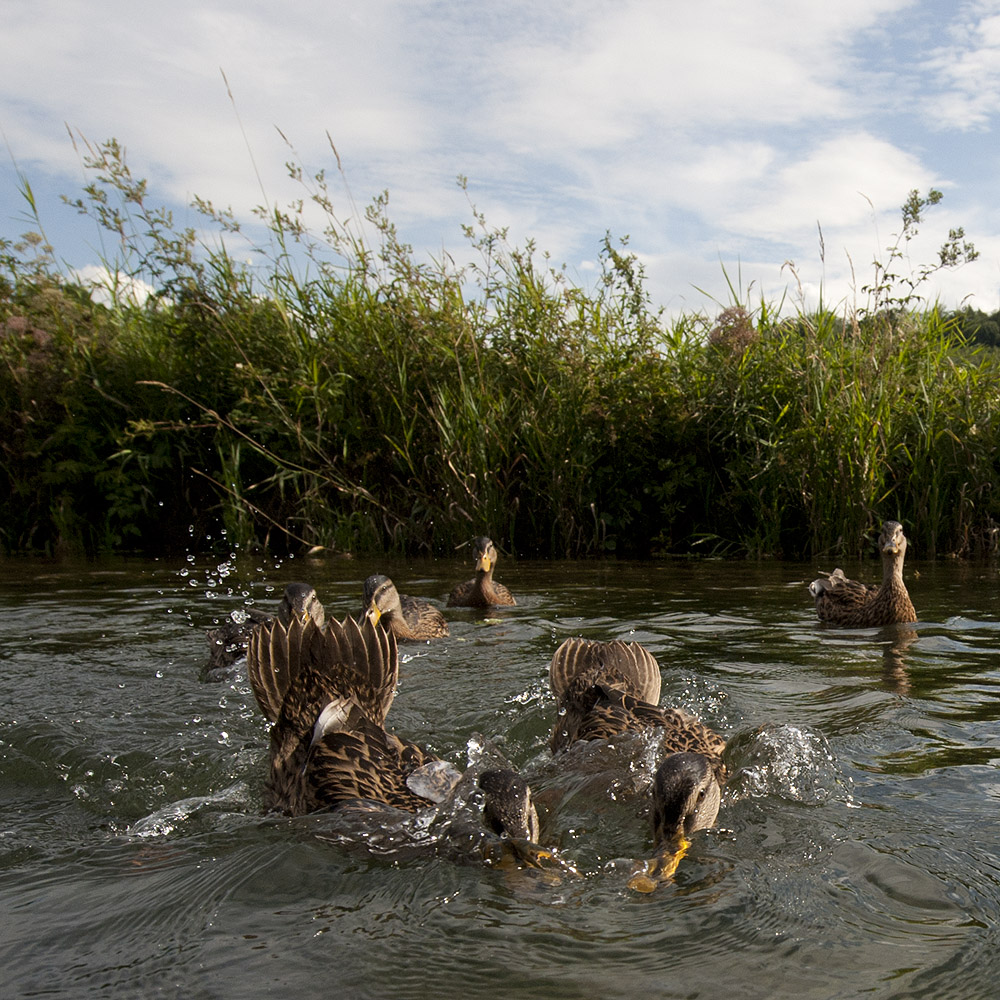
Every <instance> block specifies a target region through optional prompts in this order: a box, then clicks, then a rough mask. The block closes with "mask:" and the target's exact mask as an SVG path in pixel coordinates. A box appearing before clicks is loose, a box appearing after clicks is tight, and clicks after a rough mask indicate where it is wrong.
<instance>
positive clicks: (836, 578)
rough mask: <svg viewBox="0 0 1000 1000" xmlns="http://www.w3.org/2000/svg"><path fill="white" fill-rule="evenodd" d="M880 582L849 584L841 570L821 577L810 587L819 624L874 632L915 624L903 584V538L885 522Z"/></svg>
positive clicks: (895, 524) (898, 529)
mask: <svg viewBox="0 0 1000 1000" xmlns="http://www.w3.org/2000/svg"><path fill="white" fill-rule="evenodd" d="M878 548H879V552H880V553H881V554H882V582H881V583H879V584H874V585H869V584H864V583H860V582H858V581H857V580H850V579H848V578H847V577H846V576H845V575H844V571H843V570H842V569H839V568H838V569H835V570H834V571H833V572H832V573H824V574H823V576H821V577H820V578H819V579H817V580H813V582H812V583H810V584H809V593H810V594H812V596H813V599H814V600H815V602H816V614H817V615H819V619H820V621H823V622H828V623H829V624H831V625H845V626H847V627H849V628H875V627H878V626H882V625H895V624H906V623H912V622H915V621H916V620H917V613H916V611H915V610H914V609H913V602H912V601H911V600H910V594H909V591H907V589H906V584H905V583H904V582H903V560H904V559H905V557H906V535H905V534H903V526H902V525H901V524H900V523H899V521H886V522H885V523H884V524H883V525H882V532H881V534H880V535H879V538H878Z"/></svg>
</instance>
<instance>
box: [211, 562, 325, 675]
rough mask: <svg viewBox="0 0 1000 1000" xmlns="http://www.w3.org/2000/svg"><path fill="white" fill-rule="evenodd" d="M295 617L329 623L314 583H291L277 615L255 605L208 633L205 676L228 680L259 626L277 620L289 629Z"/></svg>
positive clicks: (234, 615) (232, 616)
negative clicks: (229, 671)
mask: <svg viewBox="0 0 1000 1000" xmlns="http://www.w3.org/2000/svg"><path fill="white" fill-rule="evenodd" d="M294 615H301V616H303V617H305V618H312V619H313V620H314V621H315V622H316V623H317V624H318V625H320V626H322V625H323V623H324V621H325V620H326V612H325V610H324V608H323V605H322V604H321V603H320V599H319V597H317V596H316V588H315V587H313V586H312V585H311V584H308V583H297V582H296V583H290V584H288V586H287V587H285V592H284V594H283V595H282V597H281V602H280V603H279V605H278V610H277V612H276V613H275V615H271V614H269V613H268V612H266V611H263V610H261V609H260V608H257V607H253V606H251V607H248V608H244V609H241V610H240V611H238V612H235V613H233V614H232V615H230V617H229V619H228V620H227V621H223V622H220V624H219V625H217V626H216V627H215V628H213V629H209V630H208V663H207V664H205V666H204V668H203V669H202V676H203V677H205V678H206V679H209V680H211V679H215V678H221V677H224V676H225V674H226V672H227V671H228V670H229V669H230V668H231V667H232V666H233V664H234V663H236V661H237V660H240V659H242V658H243V657H244V656H246V652H247V644H248V643H249V642H250V636H251V635H252V634H253V630H254V629H255V628H256V627H257V626H258V625H269V624H270V623H271V622H272V621H274V619H275V617H277V619H278V621H280V622H282V623H283V624H284V625H286V626H287V625H288V624H289V622H291V620H292V617H293V616H294Z"/></svg>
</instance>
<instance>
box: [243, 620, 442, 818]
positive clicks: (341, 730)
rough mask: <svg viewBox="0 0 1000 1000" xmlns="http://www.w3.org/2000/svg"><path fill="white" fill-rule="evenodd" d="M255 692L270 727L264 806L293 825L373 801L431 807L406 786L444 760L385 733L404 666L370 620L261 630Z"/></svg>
mask: <svg viewBox="0 0 1000 1000" xmlns="http://www.w3.org/2000/svg"><path fill="white" fill-rule="evenodd" d="M247 667H248V674H249V677H250V684H251V687H252V688H253V691H254V694H255V696H256V698H257V702H258V704H259V705H260V706H261V708H262V710H263V711H264V714H265V715H266V716H267V717H268V718H269V719H270V720H271V721H272V723H273V724H272V726H271V768H270V776H269V778H268V782H267V789H266V793H265V805H266V806H267V808H269V809H275V810H279V811H281V812H285V813H288V814H290V815H293V816H297V815H301V814H303V813H308V812H313V811H315V810H317V809H324V808H331V807H333V806H335V805H337V804H338V803H340V802H343V801H346V800H348V799H358V798H360V799H370V800H373V801H376V802H384V803H386V804H388V805H392V806H396V807H398V808H400V809H406V810H408V811H411V812H415V811H416V810H417V809H419V808H421V807H423V806H429V805H431V802H430V801H429V800H428V799H425V798H422V797H421V796H419V795H416V794H415V793H414V792H413V791H412V790H411V789H410V788H409V787H408V786H407V784H406V781H407V778H408V777H409V776H410V774H412V772H413V771H414V770H415V769H416V768H418V767H421V766H422V765H424V764H426V763H428V762H429V761H433V760H437V758H436V757H435V756H434V755H433V754H429V753H427V752H426V751H424V750H422V749H421V748H420V747H418V746H416V745H415V744H413V743H410V742H409V741H407V740H402V739H400V738H399V737H397V736H394V735H393V734H391V733H389V732H387V731H386V730H385V728H384V722H385V718H386V715H387V713H388V711H389V706H390V705H391V704H392V700H393V697H394V694H395V688H396V679H397V676H398V671H399V659H398V656H397V653H396V640H395V637H394V636H392V635H391V633H390V634H387V633H386V632H385V631H384V630H383V629H381V628H379V627H378V626H375V625H373V624H372V623H371V622H370V621H368V620H365V621H364V622H363V623H362V624H361V625H360V626H359V625H357V623H356V622H355V621H354V620H353V619H352V618H347V619H346V620H345V621H344V622H343V624H340V623H338V622H330V623H328V624H327V626H326V627H325V628H323V629H320V628H318V627H317V626H316V625H315V623H314V622H303V621H301V620H299V619H296V620H294V621H293V622H292V623H291V624H290V625H289V626H288V628H287V629H286V628H285V626H284V625H282V624H281V622H274V623H272V624H271V625H270V626H267V627H265V628H261V629H258V630H257V631H256V632H255V633H254V636H253V638H252V639H251V641H250V648H249V650H248V655H247Z"/></svg>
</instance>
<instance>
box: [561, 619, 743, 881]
mask: <svg viewBox="0 0 1000 1000" xmlns="http://www.w3.org/2000/svg"><path fill="white" fill-rule="evenodd" d="M549 683H550V684H551V687H552V691H553V693H554V694H555V696H556V699H557V701H558V718H557V719H556V724H555V727H554V728H553V731H552V738H551V741H550V747H551V749H552V752H553V753H554V754H556V753H559V752H561V751H563V750H565V749H567V748H568V747H570V746H571V745H572V744H573V743H576V742H578V741H580V740H599V739H609V738H611V737H613V736H618V735H620V734H622V733H628V732H643V731H648V730H652V729H658V730H661V731H662V732H661V735H660V744H661V747H662V750H663V751H664V753H665V756H664V758H663V759H662V761H661V762H660V764H659V766H658V767H657V769H656V773H655V775H654V776H653V785H652V807H651V815H652V826H653V840H654V844H655V852H656V857H655V858H654V859H653V860H652V861H648V862H646V863H645V865H644V869H643V870H642V871H640V872H637V873H635V875H634V876H633V878H632V880H631V881H630V882H629V885H630V886H631V887H632V888H635V889H638V890H640V891H644V892H648V891H651V890H652V889H653V888H655V887H656V884H657V883H658V882H661V881H664V880H666V879H667V878H669V877H670V876H671V875H672V874H673V872H674V870H675V869H676V867H677V864H678V862H679V861H680V859H681V857H682V856H683V854H684V852H685V851H686V850H687V848H688V846H689V843H690V837H691V835H692V834H693V833H694V832H695V831H696V830H701V829H706V828H708V827H711V826H713V825H714V824H715V820H716V817H717V815H718V812H719V805H720V802H721V796H722V785H723V784H724V783H725V780H726V768H725V765H724V764H723V761H722V753H723V750H724V749H725V746H726V743H725V740H723V739H722V737H721V736H718V735H717V734H716V733H714V732H712V730H711V729H709V728H708V727H707V726H706V725H704V724H703V723H702V722H701V721H699V720H698V719H697V718H695V717H694V716H693V715H690V714H688V713H687V712H685V711H683V710H682V709H679V708H661V707H659V705H658V704H657V703H658V702H659V700H660V668H659V665H658V664H657V662H656V660H655V658H654V657H653V655H652V654H651V653H650V652H649V651H648V650H647V649H645V648H644V647H643V646H641V645H640V644H639V643H637V642H628V643H627V642H623V641H621V640H617V639H616V640H614V641H612V642H599V641H595V640H589V639H567V640H566V641H565V642H563V643H562V645H560V646H559V648H558V649H557V650H556V651H555V654H554V655H553V657H552V662H551V664H550V665H549Z"/></svg>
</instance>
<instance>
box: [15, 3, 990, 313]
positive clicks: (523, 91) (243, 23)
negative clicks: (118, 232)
mask: <svg viewBox="0 0 1000 1000" xmlns="http://www.w3.org/2000/svg"><path fill="white" fill-rule="evenodd" d="M4 20H5V26H4V31H3V33H2V36H0V86H2V88H3V101H2V105H0V129H2V132H3V137H4V139H5V141H6V145H7V152H6V154H5V155H4V156H3V157H2V158H0V159H2V167H0V171H2V172H0V235H2V236H5V237H8V238H10V237H14V236H16V235H18V234H20V233H21V232H23V231H24V230H25V229H26V228H27V226H26V224H25V222H24V219H23V216H24V208H25V206H24V204H23V200H22V198H21V196H20V194H19V193H18V187H17V174H16V170H15V164H16V169H17V170H20V171H21V172H22V173H23V174H25V175H26V176H27V177H28V179H29V181H30V183H31V185H32V188H33V190H34V191H35V194H36V196H37V198H38V201H39V207H40V210H41V215H42V221H43V223H44V225H45V229H46V232H47V234H48V236H49V238H50V239H51V240H52V242H53V243H54V244H55V247H56V251H57V253H58V255H59V256H60V257H62V258H64V259H66V260H67V261H68V262H69V263H70V264H71V265H73V266H74V267H79V268H83V267H85V266H86V265H88V264H95V263H97V261H98V260H99V257H100V254H101V252H102V248H101V245H100V238H99V234H98V232H97V230H96V228H95V226H94V224H93V223H92V222H90V221H89V220H87V219H83V218H80V217H78V216H77V215H76V214H75V213H74V212H73V211H72V210H71V209H69V208H67V207H65V206H63V205H62V204H61V203H60V201H59V198H58V196H59V195H60V194H67V195H71V196H76V195H78V194H79V193H80V189H81V187H82V184H83V183H84V182H85V180H86V177H85V172H84V170H83V168H82V164H81V159H80V153H79V149H78V148H74V144H73V143H72V142H71V141H70V137H69V134H68V131H67V130H68V129H70V130H72V131H73V132H74V133H75V134H76V135H77V136H78V137H79V136H83V137H86V139H87V140H89V141H90V142H93V143H97V142H100V141H102V140H104V139H106V138H109V137H112V136H114V137H116V138H117V139H118V140H119V141H120V142H122V143H123V144H124V145H125V146H126V147H127V149H128V155H129V162H130V164H131V166H132V168H133V171H134V172H135V173H137V174H138V175H140V176H145V177H146V178H147V179H148V181H149V184H150V195H151V198H152V200H154V201H159V202H161V203H163V204H165V205H167V206H168V207H170V208H172V209H173V210H174V213H175V220H176V221H177V222H178V224H181V225H192V226H196V227H199V226H201V225H202V224H203V223H202V220H201V218H200V216H198V215H197V213H196V212H194V211H193V210H192V209H190V208H189V207H188V206H189V203H190V201H191V199H192V197H193V196H194V195H199V196H201V197H203V198H207V199H210V200H211V201H213V202H214V203H215V204H216V205H217V206H230V207H231V208H232V209H233V211H234V212H235V213H236V215H237V216H238V217H239V218H241V219H243V220H245V221H246V222H248V223H250V222H251V221H252V217H251V210H252V208H253V207H254V206H255V205H259V204H260V203H261V202H262V201H264V200H265V199H266V200H267V202H269V203H271V204H278V205H282V204H285V203H287V202H289V201H291V200H292V199H294V198H297V197H300V196H301V194H302V192H301V191H300V190H299V189H298V188H296V186H295V185H294V184H293V183H292V182H291V181H290V180H289V179H288V178H287V176H286V172H285V166H284V165H285V162H286V161H287V160H288V159H290V158H291V156H292V153H291V152H290V150H289V148H288V146H287V145H286V143H285V140H284V139H283V138H282V134H283V135H284V136H285V137H287V139H288V141H289V142H290V143H291V144H292V145H293V146H294V150H295V153H296V154H297V156H298V157H299V158H300V159H301V161H302V163H303V164H304V166H305V167H306V169H307V170H308V171H310V172H314V171H316V170H319V169H321V168H326V169H327V170H328V172H330V173H331V174H336V169H335V168H336V163H335V160H334V157H333V154H332V152H331V150H330V147H329V144H328V139H327V133H329V136H330V137H331V138H332V140H333V142H334V143H335V144H336V148H337V150H338V152H339V154H340V157H341V161H342V164H343V169H344V173H345V175H346V179H347V182H348V184H349V186H350V195H351V196H353V204H355V205H357V206H359V207H363V206H364V204H365V203H366V202H367V201H368V200H369V199H370V198H371V197H372V196H373V195H375V194H377V193H378V192H380V191H382V190H383V189H388V191H389V195H390V215H391V217H392V219H393V220H394V221H395V223H396V224H397V226H398V227H399V229H400V232H401V234H402V236H403V237H404V238H405V239H406V240H407V241H408V242H410V243H412V244H413V245H414V247H415V248H416V249H417V250H418V252H419V253H420V254H425V253H426V254H429V255H433V256H435V257H440V255H441V253H442V251H447V252H449V253H450V254H451V255H452V256H453V257H455V258H456V259H459V260H461V259H464V257H465V256H467V255H468V254H467V249H466V242H465V240H464V238H463V236H462V233H461V226H462V224H463V223H468V222H470V221H472V220H471V215H470V208H469V204H468V200H467V198H466V196H465V194H463V192H462V191H461V190H459V188H458V186H457V184H456V177H457V176H458V175H459V174H463V175H465V176H467V177H468V178H469V197H470V198H471V200H472V201H473V202H474V203H475V205H476V207H477V208H478V209H479V210H480V211H482V212H484V213H485V215H486V217H487V220H488V222H489V223H490V224H491V225H493V226H498V227H499V226H507V227H509V232H510V239H511V242H512V243H514V244H522V243H523V242H524V241H525V240H527V239H529V238H531V239H533V240H534V241H535V243H536V244H537V246H538V248H539V249H540V250H545V251H548V252H549V253H550V254H551V256H552V258H553V260H554V261H555V262H556V263H565V264H566V265H567V270H568V273H569V275H570V277H571V278H572V279H573V280H575V281H577V282H578V283H581V284H583V285H587V284H588V283H590V282H592V281H593V280H594V277H595V275H596V273H597V272H596V261H597V256H598V251H599V249H600V243H601V238H602V237H603V235H604V233H605V232H606V231H610V232H611V233H612V234H613V236H615V237H621V236H625V235H627V236H628V237H629V245H630V248H631V249H632V250H633V251H634V252H636V253H637V254H638V255H639V256H640V258H641V259H642V260H643V262H644V265H645V267H646V270H647V273H648V276H649V290H650V292H651V294H652V297H653V300H654V302H655V303H656V304H658V305H663V306H665V307H666V308H667V309H668V310H669V311H671V312H677V311H703V310H704V311H708V312H712V311H713V310H714V309H715V305H714V303H713V302H712V301H711V299H706V297H705V296H704V295H703V294H702V293H701V292H699V291H698V290H697V289H704V290H705V291H707V292H709V293H710V294H711V295H712V296H715V297H717V298H718V299H720V300H723V301H725V300H727V298H728V292H727V288H726V279H725V277H724V274H723V268H725V269H726V271H727V272H728V273H729V275H730V277H731V278H735V277H736V275H737V274H738V275H739V276H740V279H741V281H742V285H743V286H744V288H746V287H751V288H752V295H753V297H754V298H759V296H760V295H761V294H763V295H765V296H766V297H768V298H772V299H773V298H774V297H776V296H778V295H780V294H781V291H782V290H783V289H784V288H786V286H787V287H788V288H789V290H790V291H791V292H792V293H793V295H794V293H795V289H796V284H795V281H794V280H793V278H792V276H791V272H790V271H789V270H788V269H787V268H784V267H783V265H784V264H785V262H786V261H792V262H794V264H795V270H796V273H797V275H798V279H799V281H800V283H801V287H802V289H803V292H804V294H805V296H806V298H807V300H808V301H809V302H812V303H814V302H815V300H816V296H817V295H818V292H819V289H820V288H821V287H822V289H823V295H824V298H825V300H826V301H827V302H828V303H829V304H837V303H845V304H851V303H857V304H861V303H862V302H863V296H862V294H861V291H860V289H861V286H862V285H864V284H865V283H866V282H867V281H869V280H870V279H871V273H872V272H871V261H872V258H873V256H874V255H875V254H876V253H878V252H879V251H880V248H883V247H884V246H885V245H886V244H888V243H889V242H891V238H892V236H893V234H894V233H895V232H897V231H898V228H899V206H900V205H901V204H902V202H903V201H904V200H905V198H906V196H907V194H908V192H909V191H910V190H911V189H912V188H918V189H919V190H921V191H922V192H923V191H926V190H927V189H928V188H929V187H931V186H934V187H937V188H939V189H941V190H942V191H943V192H944V195H945V197H944V200H943V201H942V202H941V204H940V205H938V206H937V207H936V208H935V209H933V210H931V211H930V212H929V213H928V215H927V218H926V221H925V224H924V226H923V227H922V229H921V233H920V236H919V237H918V238H917V240H915V241H914V242H913V244H912V245H911V252H912V264H913V265H915V266H916V265H919V264H922V263H928V262H931V261H933V260H934V259H935V257H936V249H937V246H938V245H939V244H940V242H941V240H942V239H943V238H944V236H945V235H946V233H947V230H948V228H949V227H954V226H959V225H961V226H964V227H965V230H966V233H967V236H968V237H969V238H970V239H972V240H973V241H974V242H975V244H976V246H977V248H978V249H979V251H980V254H981V257H980V259H979V260H978V261H976V262H975V263H974V264H972V265H968V266H966V267H964V268H962V269H960V270H958V271H956V272H949V273H947V274H944V275H941V276H940V277H939V278H937V279H936V280H935V283H934V285H933V286H932V288H931V289H930V292H931V294H932V295H937V296H939V297H940V298H941V299H942V301H943V302H945V304H947V305H949V306H954V305H958V304H959V303H960V302H962V301H963V300H965V299H966V297H969V298H968V301H969V302H970V303H971V304H973V305H975V306H977V307H979V308H982V309H986V310H988V311H993V310H996V309H997V308H1000V142H998V135H997V124H998V121H1000V0H975V2H969V3H962V2H958V3H955V2H953V0H950V2H931V0H922V2H906V0H863V2H862V0H837V2H836V3H829V2H824V3H814V2H809V0H702V2H700V3H691V2H690V0H685V2H677V0H632V2H629V0H619V2H618V3H615V4H610V3H607V0H599V2H596V0H595V2H592V0H573V2H571V3H564V2H549V3H546V2H544V0H531V2H525V0H508V2H507V3H505V4H502V5H482V4H477V3H471V2H459V0H440V2H430V0H366V2H365V3H364V4H359V3H357V2H356V0H352V2H349V3H347V2H340V0H289V2H287V3H284V4H275V3H272V2H261V0H240V2H222V0H174V3H172V4H170V5H164V4H160V3H148V2H143V0H129V2H127V3H126V2H122V0H104V2H103V3H102V4H101V6H100V9H99V10H98V9H97V8H94V7H93V6H92V5H86V4H81V3H79V2H78V0H6V2H5V4H4ZM223 73H224V74H225V79H226V80H228V84H229V88H230V90H231V92H232V98H233V99H232V100H231V99H230V96H229V94H228V93H227V88H226V83H225V82H224V80H223ZM279 129H280V134H279V131H278V130H279ZM78 145H79V144H78ZM251 154H252V156H251ZM334 195H335V197H336V198H337V199H338V210H339V211H340V212H341V214H342V215H344V216H346V215H348V214H349V213H350V212H351V211H352V201H351V199H350V198H348V195H347V192H346V191H345V189H344V188H343V187H342V186H340V185H339V184H335V185H334ZM818 226H820V227H822V232H823V241H824V250H825V252H824V254H823V257H822V259H821V255H820V246H819V239H818V229H817V227H818ZM104 249H105V250H106V247H105V248H104ZM236 249H238V247H237V248H236Z"/></svg>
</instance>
